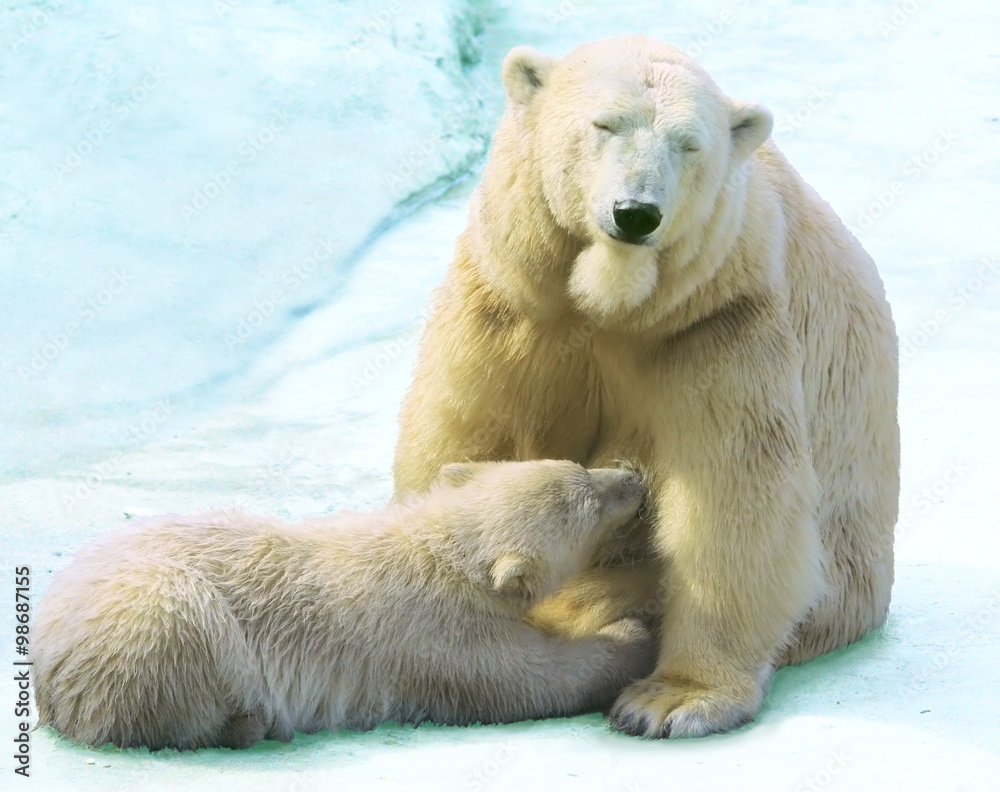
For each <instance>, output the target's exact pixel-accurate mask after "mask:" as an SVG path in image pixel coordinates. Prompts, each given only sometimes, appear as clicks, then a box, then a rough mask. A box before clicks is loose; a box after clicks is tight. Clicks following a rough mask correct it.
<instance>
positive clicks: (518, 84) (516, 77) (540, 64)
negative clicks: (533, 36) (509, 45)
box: [501, 47, 555, 105]
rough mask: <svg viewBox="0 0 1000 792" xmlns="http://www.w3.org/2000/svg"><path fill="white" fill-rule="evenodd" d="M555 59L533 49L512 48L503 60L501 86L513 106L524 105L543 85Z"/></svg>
mask: <svg viewBox="0 0 1000 792" xmlns="http://www.w3.org/2000/svg"><path fill="white" fill-rule="evenodd" d="M554 63H555V58H550V57H549V56H548V55H546V54H545V53H543V52H539V51H538V50H536V49H535V48H534V47H514V49H512V50H511V51H510V52H508V53H507V57H506V58H504V59H503V70H502V72H501V73H502V75H503V86H504V88H505V89H506V91H507V98H508V99H509V100H510V101H511V102H513V103H514V104H519V105H526V104H528V103H529V102H530V101H531V100H532V99H533V98H534V96H535V93H536V92H537V91H538V89H539V88H541V87H542V86H543V85H545V81H546V80H547V79H548V77H549V72H550V71H552V66H553V64H554Z"/></svg>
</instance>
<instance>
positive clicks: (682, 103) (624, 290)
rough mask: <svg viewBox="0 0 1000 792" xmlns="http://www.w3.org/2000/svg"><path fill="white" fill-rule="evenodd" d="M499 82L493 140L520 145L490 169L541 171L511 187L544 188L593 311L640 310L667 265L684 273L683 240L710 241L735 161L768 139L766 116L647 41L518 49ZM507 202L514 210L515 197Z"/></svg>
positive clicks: (682, 57) (576, 297)
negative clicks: (554, 54)
mask: <svg viewBox="0 0 1000 792" xmlns="http://www.w3.org/2000/svg"><path fill="white" fill-rule="evenodd" d="M503 82H504V87H505V90H506V93H507V111H506V114H505V118H504V122H503V124H502V126H501V130H500V131H498V138H497V141H499V143H500V146H501V147H504V146H506V147H508V148H510V147H511V145H512V141H520V142H519V143H516V144H514V145H515V147H519V154H518V156H520V157H521V158H522V161H521V163H516V162H509V161H504V162H501V163H500V167H501V168H503V169H509V168H512V167H514V168H516V167H518V166H520V167H521V168H532V169H533V170H534V171H536V172H537V180H534V181H533V180H530V179H528V178H526V177H521V178H520V183H521V184H523V185H531V187H532V188H533V189H534V190H535V191H540V192H541V193H542V196H543V198H544V207H545V209H546V210H547V211H548V212H549V213H550V214H551V219H552V220H553V221H554V224H555V226H556V227H557V228H558V230H559V233H562V234H565V236H566V238H567V239H568V240H571V241H572V243H575V244H564V245H563V248H564V249H568V250H570V253H571V255H572V256H573V260H572V263H571V267H570V268H569V272H568V273H567V275H568V283H567V284H566V286H567V287H568V292H569V295H570V299H571V300H572V301H573V302H575V304H576V306H577V308H579V309H581V310H583V311H585V312H587V313H590V314H592V315H595V316H597V317H601V316H607V315H610V314H614V313H616V312H627V311H630V310H634V309H636V308H638V307H640V306H642V305H643V304H644V303H645V302H646V301H648V300H649V299H650V297H651V296H652V295H653V294H654V292H655V291H656V290H657V287H658V284H659V283H660V282H661V281H662V280H663V275H664V273H663V268H664V267H666V268H675V269H679V268H683V267H684V266H685V264H686V263H687V261H686V259H687V258H689V257H690V255H692V254H691V251H689V250H688V248H689V247H690V242H689V240H690V239H692V238H697V239H699V240H704V239H705V237H706V236H710V235H711V234H710V232H709V231H707V230H706V226H708V225H710V224H711V223H712V222H713V220H715V221H718V220H720V218H719V215H720V213H722V214H725V213H726V209H725V207H724V206H721V205H720V204H722V203H725V200H726V197H727V196H728V195H729V194H730V193H732V192H733V191H734V189H736V190H737V191H738V186H739V180H740V165H741V163H743V162H745V161H746V160H747V158H748V157H749V156H750V154H751V153H752V152H753V151H754V150H755V149H756V148H757V147H758V146H760V145H761V143H763V142H764V141H765V140H766V139H767V137H768V135H769V134H770V132H771V126H772V116H771V113H770V112H769V111H768V110H767V109H765V108H763V107H761V106H759V105H754V104H747V103H743V102H737V101H734V100H732V99H730V98H729V97H727V96H726V95H724V94H723V93H722V92H721V90H720V89H719V88H718V86H717V85H716V84H715V82H714V81H713V80H712V78H711V77H710V76H709V75H708V74H707V73H706V72H705V71H704V69H702V68H701V67H700V66H699V65H698V64H697V63H696V62H695V61H694V60H693V59H691V58H690V57H689V56H687V55H686V54H684V53H683V52H682V51H680V50H679V49H677V48H676V47H673V46H670V45H667V44H662V43H660V42H657V41H655V40H653V39H650V38H648V37H646V36H624V37H620V38H611V39H606V40H603V41H598V42H594V43H591V44H585V45H582V46H580V47H578V48H577V49H575V50H573V51H572V52H571V53H570V54H569V55H567V56H566V57H564V58H562V59H555V58H551V57H549V56H547V55H544V54H542V53H541V52H538V51H537V50H535V49H532V48H530V47H517V48H515V49H513V50H512V51H511V52H510V53H509V54H508V55H507V57H506V59H505V60H504V64H503ZM494 145H495V146H496V145H497V142H496V141H495V144H494ZM515 150H517V149H515ZM510 156H511V155H510V154H504V155H501V157H503V158H504V159H507V158H509V157H510ZM491 164H492V162H491ZM507 179H508V183H514V181H515V177H514V176H511V175H509V174H508V175H507ZM727 188H728V189H727ZM522 189H523V187H522ZM514 200H520V201H522V204H523V205H522V212H523V211H524V208H525V205H526V204H527V203H528V201H526V200H525V196H523V195H522V196H519V197H515V198H514ZM536 214H537V212H536ZM730 214H732V212H730ZM736 214H738V207H736ZM513 219H514V220H515V222H516V220H517V216H516V215H515V216H514V218H513ZM524 221H525V218H524V215H523V214H522V218H521V222H522V223H523V222H524ZM528 222H531V223H536V224H537V223H538V222H539V220H538V218H537V216H531V217H530V219H528ZM505 231H506V232H507V234H508V244H510V240H509V236H510V231H511V229H505ZM536 236H537V235H536ZM534 244H536V245H537V239H536V240H534ZM546 254H547V255H549V256H550V257H551V256H552V251H546Z"/></svg>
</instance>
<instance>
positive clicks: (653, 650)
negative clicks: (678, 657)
mask: <svg viewBox="0 0 1000 792" xmlns="http://www.w3.org/2000/svg"><path fill="white" fill-rule="evenodd" d="M597 634H598V636H601V637H603V638H605V639H611V641H612V642H613V645H614V648H615V651H616V653H617V654H618V657H619V663H620V668H621V671H622V672H623V673H624V675H625V676H624V679H622V680H621V682H622V684H627V683H628V682H631V681H632V680H633V679H641V678H642V677H644V676H645V675H646V674H648V673H650V672H651V671H652V670H653V669H654V668H655V667H656V655H657V651H658V644H659V641H657V640H656V639H655V636H654V635H653V633H652V632H650V630H649V628H648V627H647V626H646V625H645V624H643V623H642V621H640V620H639V619H636V618H633V617H628V618H625V619H619V620H618V621H616V622H612V623H611V624H609V625H607V626H606V627H602V628H601V629H600V630H598V631H597ZM619 689H620V688H619Z"/></svg>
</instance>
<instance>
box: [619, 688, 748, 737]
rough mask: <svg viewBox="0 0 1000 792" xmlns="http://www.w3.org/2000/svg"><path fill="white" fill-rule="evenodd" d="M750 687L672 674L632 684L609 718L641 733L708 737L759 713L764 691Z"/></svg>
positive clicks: (626, 729) (621, 728) (624, 729)
mask: <svg viewBox="0 0 1000 792" xmlns="http://www.w3.org/2000/svg"><path fill="white" fill-rule="evenodd" d="M747 687H748V689H745V690H743V689H741V690H738V689H736V688H724V687H722V686H719V687H706V686H700V685H696V684H694V683H692V682H690V681H688V680H682V679H679V678H677V677H672V676H669V675H656V676H652V677H649V678H648V679H641V680H639V681H638V682H635V683H633V684H632V685H630V686H629V687H628V688H626V689H625V691H624V692H623V693H622V694H621V695H620V696H619V697H618V700H617V701H616V702H615V704H614V706H613V707H612V708H611V714H610V715H608V722H609V723H610V724H611V726H612V727H614V728H615V729H617V730H618V731H622V732H625V733H626V734H631V735H634V736H636V737H650V738H653V737H704V736H705V735H706V734H713V733H715V732H727V731H730V730H732V729H736V728H739V727H740V726H743V725H744V724H746V723H749V722H750V721H752V720H753V719H754V717H756V715H757V712H758V710H759V709H760V705H761V702H762V700H763V693H762V691H760V690H759V687H758V685H757V684H756V683H754V682H752V681H750V684H749V685H748V686H747Z"/></svg>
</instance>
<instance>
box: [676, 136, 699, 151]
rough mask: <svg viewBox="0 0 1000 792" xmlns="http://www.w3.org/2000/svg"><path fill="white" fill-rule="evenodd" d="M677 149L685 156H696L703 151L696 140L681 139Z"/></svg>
mask: <svg viewBox="0 0 1000 792" xmlns="http://www.w3.org/2000/svg"><path fill="white" fill-rule="evenodd" d="M677 147H678V148H679V149H680V150H681V151H683V152H684V153H685V154H694V153H696V152H698V151H701V146H700V145H699V143H698V141H697V140H695V139H694V138H681V139H680V140H679V141H677Z"/></svg>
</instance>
